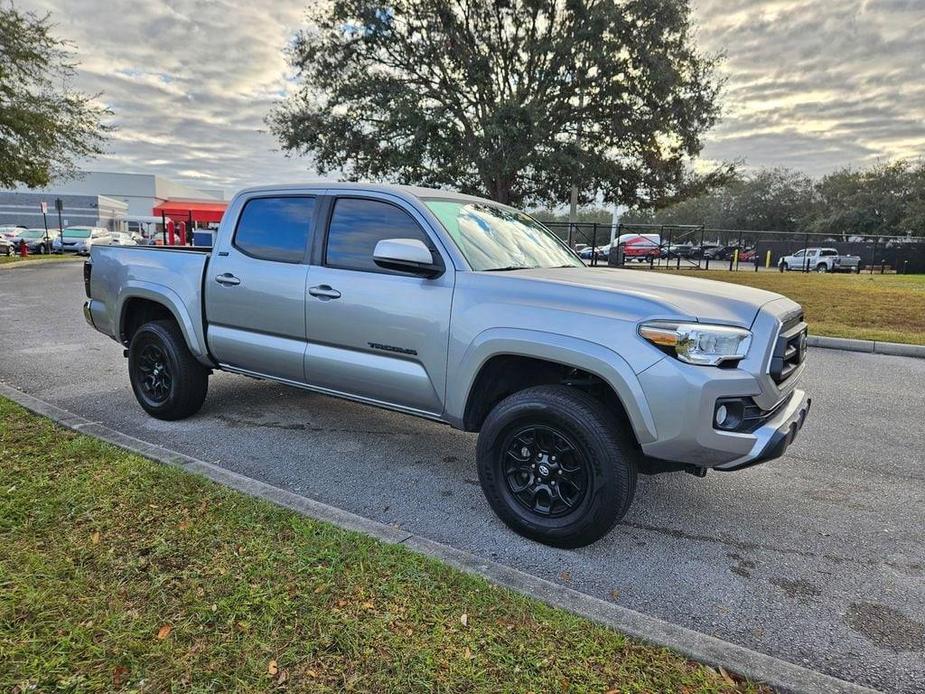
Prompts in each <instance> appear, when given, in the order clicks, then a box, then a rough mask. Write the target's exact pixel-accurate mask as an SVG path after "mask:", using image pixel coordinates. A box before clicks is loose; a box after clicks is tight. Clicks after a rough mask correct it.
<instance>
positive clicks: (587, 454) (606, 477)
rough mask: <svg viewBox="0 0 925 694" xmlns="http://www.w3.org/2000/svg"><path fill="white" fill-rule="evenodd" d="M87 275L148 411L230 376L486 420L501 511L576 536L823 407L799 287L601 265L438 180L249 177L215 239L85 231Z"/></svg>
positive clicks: (106, 329)
mask: <svg viewBox="0 0 925 694" xmlns="http://www.w3.org/2000/svg"><path fill="white" fill-rule="evenodd" d="M84 277H85V280H86V288H87V296H88V297H89V301H87V302H86V304H85V305H84V313H85V316H86V318H87V321H88V322H89V323H90V324H91V325H92V326H93V327H95V328H96V329H97V330H99V331H101V332H103V333H105V334H106V335H109V336H111V337H112V338H113V339H115V340H117V341H119V342H120V343H122V344H123V345H125V346H126V347H127V350H126V354H127V356H128V366H129V377H130V383H131V387H132V389H133V391H134V393H135V397H136V398H137V400H138V402H139V403H140V405H141V407H142V408H144V410H145V411H147V412H148V413H149V414H151V415H152V416H154V417H158V418H160V419H166V420H173V419H180V418H183V417H189V416H191V415H193V414H195V413H196V412H197V411H198V410H199V408H200V407H201V405H202V403H203V401H204V399H205V397H206V391H207V389H208V379H209V374H210V373H211V372H212V370H214V369H221V370H224V371H229V372H233V373H238V374H243V375H246V376H251V377H254V378H259V379H268V380H273V381H277V382H280V383H285V384H288V385H292V386H297V387H300V388H307V389H309V390H314V391H318V392H321V393H326V394H329V395H334V396H338V397H344V398H349V399H352V400H356V401H359V402H363V403H368V404H371V405H376V406H378V407H386V408H389V409H393V410H398V411H401V412H405V413H408V414H412V415H417V416H420V417H426V418H428V419H433V420H436V421H440V422H445V423H446V424H449V425H450V426H453V427H456V428H458V429H462V430H465V431H473V432H476V431H477V432H479V438H478V446H477V455H476V457H477V464H478V471H479V479H480V481H481V485H482V489H483V491H484V492H485V495H486V497H487V498H488V501H489V503H490V504H491V506H492V508H493V509H494V510H495V512H496V513H497V514H498V516H499V517H500V518H501V519H502V520H503V521H504V522H505V523H507V524H508V525H509V526H510V527H511V528H513V529H514V530H516V531H517V532H519V533H522V534H523V535H526V536H528V537H531V538H535V539H537V540H540V541H542V542H546V543H549V544H552V545H557V546H562V547H576V546H580V545H585V544H588V543H590V542H593V541H594V540H596V539H598V538H600V537H601V536H602V535H604V534H606V533H607V532H608V531H609V530H610V528H611V527H612V526H613V525H614V524H615V523H616V522H617V521H618V520H620V518H622V517H623V515H624V514H625V513H626V510H627V508H628V507H629V505H630V502H631V501H632V499H633V494H634V490H635V487H636V477H637V475H638V474H640V473H644V474H653V473H658V472H673V471H685V472H690V473H692V474H695V475H697V476H703V475H704V474H705V473H706V471H707V470H708V469H715V470H721V471H731V470H738V469H741V468H745V467H748V466H750V465H755V464H757V463H760V462H763V461H766V460H770V459H772V458H776V457H778V456H780V455H782V454H783V452H784V451H785V450H786V448H787V447H788V446H789V445H790V443H791V442H792V441H793V439H794V437H795V436H796V435H797V432H798V431H799V430H800V429H801V427H802V426H803V423H804V421H805V419H806V415H807V412H808V411H809V407H810V401H809V399H808V398H807V396H806V393H804V392H803V390H801V389H800V388H799V387H798V386H799V382H800V377H801V374H802V372H803V370H804V368H805V363H804V359H805V357H806V344H807V342H806V323H804V322H803V312H802V310H801V308H800V306H799V305H797V304H796V303H794V302H793V301H790V300H789V299H786V298H784V297H782V296H780V295H778V294H773V293H771V292H766V291H762V290H758V289H751V288H748V287H743V286H735V285H731V284H725V283H722V282H713V281H709V280H702V279H692V278H688V277H682V276H677V275H670V274H666V273H652V272H635V271H632V270H625V269H614V270H595V269H591V268H587V267H586V266H585V265H584V263H582V262H581V260H580V259H579V258H578V257H577V256H576V255H575V254H574V253H573V252H572V251H571V250H570V249H569V248H568V247H567V246H566V245H565V244H563V243H562V241H560V240H559V239H558V238H557V237H556V236H555V234H553V233H552V232H550V231H549V230H548V229H546V228H545V227H543V226H542V225H541V224H540V223H538V222H536V221H535V220H533V219H531V218H530V217H529V216H527V215H525V214H523V213H522V212H519V211H517V210H515V209H512V208H510V207H506V206H504V205H500V204H497V203H494V202H491V201H488V200H482V199H480V198H474V197H470V196H465V195H458V194H454V193H449V192H446V191H439V190H426V189H412V188H404V187H389V186H374V185H368V186H367V185H349V184H330V185H325V184H320V185H315V186H311V185H306V186H279V187H269V188H254V189H250V190H245V191H243V192H241V193H239V194H238V195H237V196H235V198H234V199H233V200H232V202H231V204H230V205H229V207H228V210H227V211H226V213H225V215H224V217H223V218H222V222H221V226H220V227H219V230H218V234H217V237H216V240H215V246H214V249H213V250H212V251H203V250H192V249H188V248H182V249H181V248H176V249H173V248H166V247H159V248H158V247H155V248H152V247H143V246H134V247H125V248H119V247H116V246H94V247H93V249H92V254H91V259H90V261H88V263H87V264H86V266H85V274H84ZM305 443H306V445H310V444H311V442H310V440H309V439H306V442H305ZM412 483H413V481H412V480H409V484H412ZM703 522H708V521H707V520H706V519H705V520H704V521H703Z"/></svg>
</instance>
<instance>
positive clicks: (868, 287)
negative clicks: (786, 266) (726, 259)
mask: <svg viewBox="0 0 925 694" xmlns="http://www.w3.org/2000/svg"><path fill="white" fill-rule="evenodd" d="M668 272H677V271H671V270H669V271H668ZM680 274H684V275H689V276H691V277H703V278H705V279H711V280H719V281H721V282H731V283H733V284H743V285H747V286H749V287H757V288H759V289H767V290H769V291H772V292H777V293H778V294H783V295H784V296H787V297H790V298H791V299H793V300H794V301H796V302H797V303H799V304H801V305H802V306H803V309H804V310H805V311H806V321H807V323H809V331H810V333H811V334H813V335H828V336H829V337H849V338H854V339H858V340H879V341H883V342H902V343H906V344H913V345H925V275H878V274H873V275H870V274H864V273H861V274H860V275H848V274H831V273H827V274H820V273H815V272H811V273H802V272H786V273H780V272H754V271H749V270H739V271H738V272H729V271H726V270H682V271H681V272H680Z"/></svg>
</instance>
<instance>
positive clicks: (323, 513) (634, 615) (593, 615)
mask: <svg viewBox="0 0 925 694" xmlns="http://www.w3.org/2000/svg"><path fill="white" fill-rule="evenodd" d="M0 395H2V396H3V397H6V398H9V399H10V400H12V401H14V402H16V403H18V404H19V405H22V406H23V407H25V408H26V409H27V410H31V411H32V412H35V413H36V414H39V415H42V416H44V417H48V418H49V419H52V420H54V421H55V422H57V423H58V424H61V425H62V426H65V427H68V428H70V429H73V430H75V431H79V432H80V433H82V434H87V435H89V436H93V437H95V438H98V439H101V440H103V441H107V442H109V443H112V444H114V445H116V446H119V447H120V448H124V449H127V450H129V451H132V452H133V453H137V454H138V455H140V456H142V457H145V458H148V459H149V460H153V461H156V462H159V463H164V464H167V465H172V466H175V467H180V468H183V469H184V470H189V471H190V472H195V473H197V474H199V475H202V476H204V477H206V478H208V479H210V480H212V481H214V482H217V483H219V484H222V485H225V486H227V487H231V488H232V489H236V490H238V491H240V492H243V493H245V494H248V495H250V496H254V497H257V498H260V499H264V500H267V501H270V502H272V503H274V504H277V505H279V506H283V507H285V508H288V509H291V510H293V511H295V512H297V513H300V514H302V515H304V516H308V517H310V518H314V519H317V520H321V521H326V522H328V523H332V524H334V525H336V526H338V527H341V528H344V529H346V530H352V531H355V532H361V533H364V534H366V535H370V536H372V537H374V538H376V539H378V540H381V541H382V542H386V543H389V544H403V545H405V546H406V547H408V549H410V550H411V551H413V552H416V553H418V554H423V555H426V556H429V557H433V558H435V559H439V560H440V561H443V562H445V563H447V564H449V565H450V566H453V567H454V568H457V569H459V570H461V571H464V572H466V573H469V574H474V575H477V576H481V577H483V578H485V579H487V580H488V581H491V582H492V583H494V584H496V585H500V586H504V587H506V588H509V589H511V590H514V591H516V592H518V593H520V594H522V595H526V596H528V597H532V598H535V599H537V600H540V601H541V602H544V603H546V604H548V605H552V606H554V607H559V608H562V609H565V610H569V611H570V612H574V613H576V614H579V615H581V616H583V617H586V618H588V619H590V620H592V621H594V622H597V623H599V624H603V625H605V626H608V627H611V628H613V629H615V630H616V631H619V632H622V633H624V634H626V635H628V636H631V637H633V638H636V639H639V640H641V641H645V642H647V643H650V644H654V645H656V646H661V647H664V648H668V649H670V650H672V651H675V652H677V653H680V654H681V655H683V656H686V657H688V658H690V659H692V660H696V661H698V662H701V663H705V664H707V665H710V666H713V667H720V666H722V667H723V668H725V669H727V670H730V671H732V672H735V673H737V674H739V675H742V676H744V677H747V678H749V679H751V680H753V681H756V682H763V683H766V684H768V685H770V686H771V687H773V688H774V689H775V690H777V691H779V692H793V693H795V694H796V693H801V694H871V693H875V692H876V691H877V690H874V689H870V688H868V687H863V686H861V685H858V684H854V683H851V682H846V681H844V680H840V679H837V678H835V677H830V676H829V675H824V674H822V673H820V672H816V671H815V670H810V669H808V668H805V667H801V666H799V665H794V664H793V663H788V662H787V661H784V660H780V659H779V658H774V657H773V656H769V655H765V654H763V653H759V652H757V651H753V650H750V649H748V648H745V647H743V646H737V645H736V644H733V643H730V642H728V641H723V640H722V639H719V638H716V637H713V636H708V635H706V634H701V633H699V632H697V631H694V630H692V629H687V628H685V627H681V626H678V625H676V624H671V623H670V622H665V621H662V620H660V619H657V618H655V617H650V616H648V615H645V614H642V613H640V612H636V611H634V610H630V609H628V608H626V607H621V606H620V605H614V604H613V603H609V602H606V601H604V600H600V599H598V598H594V597H591V596H590V595H586V594H584V593H580V592H578V591H576V590H572V589H571V588H566V587H564V586H561V585H559V584H556V583H553V582H551V581H547V580H545V579H542V578H537V577H536V576H532V575H530V574H528V573H524V572H522V571H519V570H517V569H513V568H511V567H509V566H505V565H503V564H499V563H497V562H492V561H489V560H486V559H482V558H481V557H478V556H476V555H474V554H471V553H469V552H465V551H463V550H459V549H455V548H453V547H450V546H448V545H444V544H441V543H439V542H434V541H433V540H428V539H426V538H423V537H419V536H417V535H414V534H412V533H409V532H407V531H404V530H401V529H400V528H397V527H394V526H390V525H386V524H384V523H379V522H378V521H374V520H372V519H369V518H364V517H363V516H358V515H356V514H353V513H350V512H349V511H344V510H342V509H339V508H336V507H333V506H329V505H327V504H324V503H321V502H319V501H315V500H314V499H310V498H308V497H304V496H301V495H299V494H293V493H292V492H288V491H286V490H284V489H280V488H278V487H274V486H272V485H269V484H266V483H264V482H260V481H259V480H255V479H252V478H250V477H245V476H244V475H239V474H237V473H235V472H231V471H230V470H226V469H225V468H222V467H219V466H218V465H213V464H212V463H207V462H206V461H204V460H199V459H197V458H193V457H191V456H188V455H185V454H183V453H179V452H177V451H173V450H170V449H169V448H165V447H163V446H158V445H155V444H152V443H148V442H146V441H142V440H141V439H137V438H135V437H133V436H128V435H127V434H123V433H122V432H119V431H116V430H114V429H110V428H109V427H106V426H103V425H102V424H100V423H99V422H93V421H90V420H88V419H84V418H83V417H80V416H79V415H76V414H74V413H72V412H69V411H67V410H64V409H62V408H60V407H57V406H55V405H52V404H50V403H47V402H45V401H44V400H41V399H39V398H36V397H34V396H32V395H29V394H27V393H24V392H22V391H20V390H17V389H16V388H13V387H12V386H10V385H8V384H5V383H0Z"/></svg>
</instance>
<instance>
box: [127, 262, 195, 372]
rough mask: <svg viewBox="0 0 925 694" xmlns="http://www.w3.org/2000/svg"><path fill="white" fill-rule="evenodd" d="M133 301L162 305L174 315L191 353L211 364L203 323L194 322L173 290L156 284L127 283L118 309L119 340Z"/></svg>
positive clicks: (138, 281)
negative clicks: (130, 302) (202, 328)
mask: <svg viewBox="0 0 925 694" xmlns="http://www.w3.org/2000/svg"><path fill="white" fill-rule="evenodd" d="M132 299H147V300H148V301H153V302H154V303H157V304H160V305H161V306H163V307H164V308H166V309H167V310H168V311H170V313H171V315H173V317H174V319H175V320H176V321H177V325H179V326H180V332H181V333H183V339H184V340H186V345H187V347H189V350H190V352H192V353H193V355H194V356H195V357H196V358H197V359H198V360H199V361H202V362H203V363H210V361H211V360H210V359H209V353H208V350H207V349H206V346H205V337H204V336H203V335H202V331H201V327H200V326H201V321H199V322H197V321H194V320H193V317H192V316H191V315H190V312H189V310H188V309H187V308H186V304H184V303H183V299H182V298H181V297H180V295H179V294H177V293H176V292H175V291H174V290H173V289H171V288H170V287H167V286H165V285H162V284H157V283H155V282H146V281H143V280H129V281H128V282H126V283H125V285H124V288H123V290H122V291H121V292H120V293H119V303H118V306H117V307H116V315H117V316H118V317H119V322H118V324H117V326H116V335H117V339H120V341H121V336H122V326H123V325H125V313H126V307H127V305H128V302H129V301H130V300H132Z"/></svg>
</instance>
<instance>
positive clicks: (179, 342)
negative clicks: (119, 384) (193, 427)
mask: <svg viewBox="0 0 925 694" xmlns="http://www.w3.org/2000/svg"><path fill="white" fill-rule="evenodd" d="M128 372H129V381H130V382H131V384H132V390H133V391H134V393H135V399H136V400H138V404H139V405H141V407H142V408H143V409H144V410H145V412H147V413H148V414H149V415H151V416H152V417H157V418H158V419H165V420H176V419H184V418H185V417H189V416H190V415H192V414H195V413H196V412H198V411H199V409H200V408H201V407H202V403H203V402H204V401H205V398H206V393H207V391H208V387H209V373H210V372H209V369H208V368H207V367H205V366H203V365H202V364H200V363H199V361H197V360H196V357H194V356H193V354H192V353H191V352H190V350H189V347H188V346H187V344H186V340H185V338H184V337H183V333H182V332H181V331H180V328H179V326H178V325H177V324H176V322H175V321H172V320H158V321H151V322H150V323H145V324H144V325H142V326H141V327H140V328H138V330H137V331H136V332H135V334H134V336H133V337H132V342H131V345H130V346H129V350H128Z"/></svg>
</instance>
